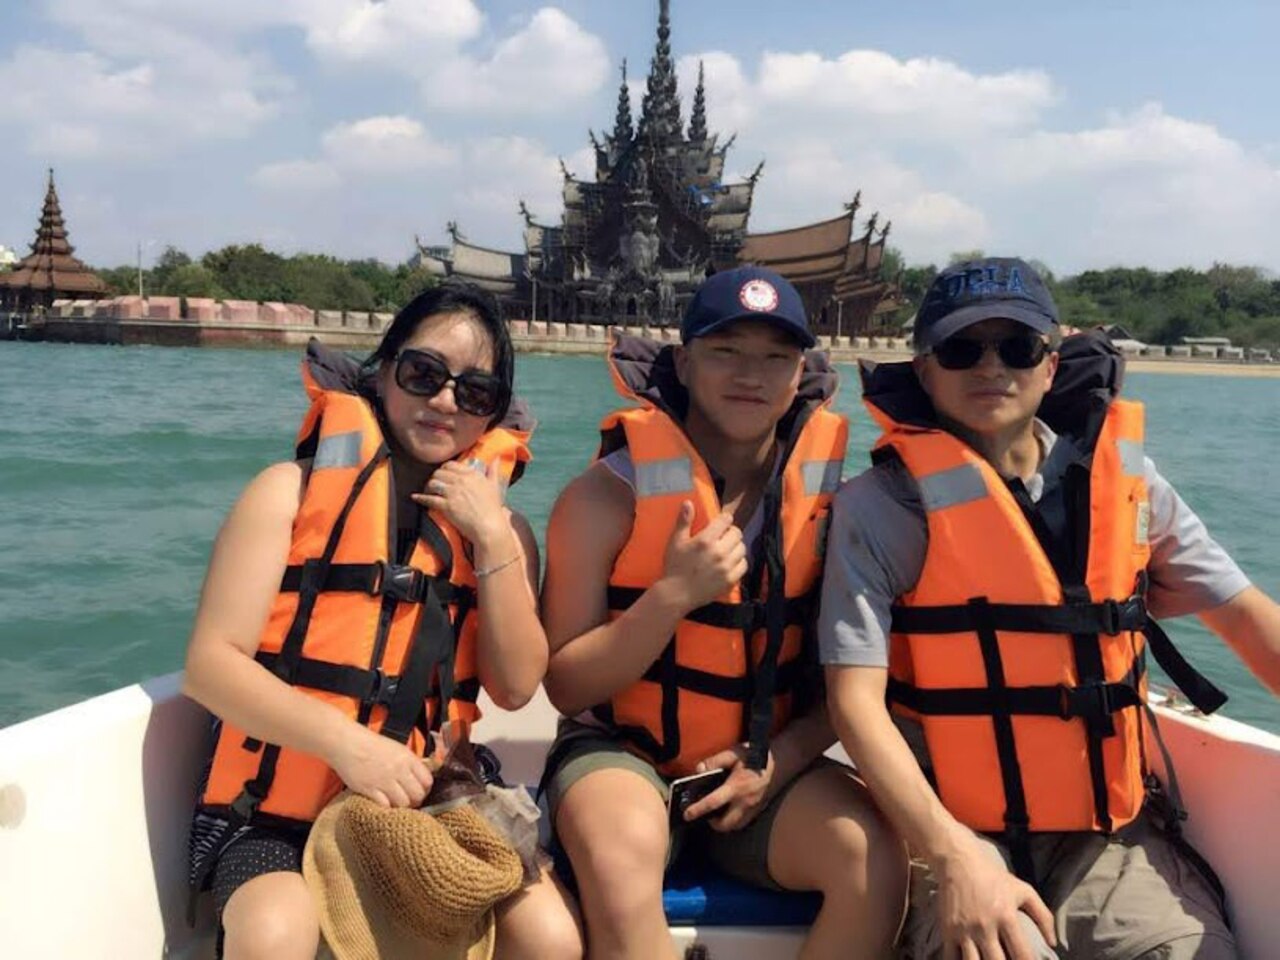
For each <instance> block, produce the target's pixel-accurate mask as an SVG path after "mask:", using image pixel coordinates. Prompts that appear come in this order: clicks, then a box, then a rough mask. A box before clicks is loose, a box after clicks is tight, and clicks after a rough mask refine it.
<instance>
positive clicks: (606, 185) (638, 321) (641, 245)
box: [418, 0, 896, 334]
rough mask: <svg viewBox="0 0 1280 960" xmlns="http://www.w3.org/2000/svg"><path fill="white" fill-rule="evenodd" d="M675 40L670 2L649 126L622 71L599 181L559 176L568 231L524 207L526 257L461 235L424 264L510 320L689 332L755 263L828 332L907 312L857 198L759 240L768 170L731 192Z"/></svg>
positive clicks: (649, 88)
mask: <svg viewBox="0 0 1280 960" xmlns="http://www.w3.org/2000/svg"><path fill="white" fill-rule="evenodd" d="M670 41H671V17H670V0H660V5H659V14H658V40H657V47H656V49H655V51H654V54H653V59H652V61H651V63H650V67H649V76H648V81H647V84H646V87H645V92H644V97H643V101H642V103H641V108H640V116H639V119H638V121H633V117H632V110H631V96H630V91H629V89H628V86H627V67H626V62H625V61H624V62H623V64H622V85H621V87H620V89H619V91H618V107H617V114H616V116H615V117H614V122H613V129H612V131H610V132H608V133H603V134H601V135H599V136H597V135H596V134H595V133H592V134H591V141H592V145H593V147H594V148H595V167H596V170H595V178H594V180H586V179H579V178H578V177H575V176H574V175H573V174H572V173H570V172H569V171H568V170H567V169H565V168H564V165H563V164H561V169H562V172H563V176H564V188H563V198H564V212H563V215H562V217H561V220H560V223H558V224H551V223H544V222H542V221H540V220H539V219H538V218H537V217H536V216H535V215H534V214H533V213H532V212H531V211H529V209H528V208H527V207H526V206H525V205H524V204H523V203H521V204H520V213H521V215H522V216H523V217H524V221H525V226H524V243H525V250H524V252H523V253H509V252H505V251H501V250H494V249H490V248H486V247H481V246H477V245H476V244H474V243H472V242H470V241H469V240H467V239H466V238H465V237H464V236H463V234H462V233H461V231H460V230H459V228H458V225H457V224H456V223H450V224H449V234H450V240H451V243H450V245H449V246H446V247H424V246H423V245H422V244H421V243H420V242H419V244H418V250H419V253H418V258H419V262H420V264H421V265H422V266H423V267H425V268H426V269H427V270H429V271H431V272H432V273H435V274H436V275H438V276H441V277H445V276H456V277H459V278H463V279H467V280H471V281H473V282H475V283H478V284H480V285H482V286H484V287H486V288H487V289H489V290H491V291H493V292H494V293H495V294H497V295H498V297H499V299H500V300H501V301H502V303H503V309H504V310H505V311H506V314H507V316H508V317H525V318H532V319H551V320H564V321H570V322H580V323H583V322H585V323H625V324H629V325H630V324H635V325H639V326H648V325H656V326H668V325H674V324H678V323H679V320H680V316H681V313H682V312H683V309H684V305H685V303H686V302H687V301H688V299H689V297H690V296H691V295H692V291H693V289H694V288H695V287H696V286H697V285H698V283H699V282H700V281H701V280H702V278H704V277H705V276H707V275H708V274H709V273H712V272H715V271H717V270H723V269H726V268H729V267H733V266H736V265H739V264H743V263H753V264H759V265H762V266H767V267H769V268H770V269H773V270H776V271H777V272H778V273H780V274H782V275H783V276H785V277H787V278H788V279H790V280H791V281H792V283H794V284H795V285H796V287H797V288H798V289H799V291H800V294H801V296H802V297H803V298H804V300H805V305H806V307H807V308H808V310H809V315H810V318H811V320H812V322H813V323H814V324H815V326H816V328H817V329H818V330H819V331H821V332H824V333H825V332H836V331H837V330H838V331H840V332H843V333H845V334H850V333H854V332H861V331H865V330H867V329H869V328H871V327H872V326H873V325H874V319H873V318H874V316H875V314H876V312H877V310H878V309H881V310H882V311H883V309H884V308H887V307H892V306H894V305H896V286H895V284H894V283H893V282H892V281H893V279H894V278H885V277H883V276H882V275H881V264H882V260H883V256H884V247H885V242H886V239H887V238H888V234H889V224H888V223H886V224H885V225H884V227H883V228H878V227H877V216H876V215H872V216H871V217H870V218H868V219H867V220H866V221H865V223H864V224H863V225H862V227H861V228H859V227H858V226H857V225H856V217H857V213H858V209H859V197H857V196H855V197H854V199H853V201H852V202H851V203H849V204H846V206H845V210H844V213H843V214H842V215H841V216H838V217H836V218H834V219H832V220H827V221H823V222H821V223H815V224H809V225H807V226H802V227H796V228H793V229H790V230H780V231H776V232H771V233H757V234H751V233H748V232H747V221H748V219H749V218H750V216H751V202H752V198H753V196H754V194H755V189H756V186H757V184H758V183H759V181H760V175H761V172H762V169H763V167H764V164H763V163H761V164H760V166H758V167H757V168H756V169H755V171H754V172H753V173H752V174H751V175H750V176H749V177H747V178H746V179H745V180H741V181H737V182H728V183H726V182H725V180H724V174H725V160H726V156H727V154H728V152H729V149H730V148H731V147H732V145H733V140H734V138H733V137H729V138H728V139H727V140H726V141H724V142H723V143H722V142H721V141H720V137H719V135H717V134H714V133H711V132H710V131H709V129H708V126H707V109H706V91H705V87H704V83H703V71H702V68H701V66H699V69H698V84H697V89H696V90H695V91H694V96H693V104H692V109H691V115H690V117H689V122H688V124H687V125H686V124H685V122H684V118H683V117H682V115H681V104H680V98H679V94H678V90H677V86H676V72H675V62H674V60H673V59H672V55H671V42H670ZM882 305H883V306H882Z"/></svg>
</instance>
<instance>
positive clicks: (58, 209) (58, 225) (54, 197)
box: [0, 170, 107, 295]
mask: <svg viewBox="0 0 1280 960" xmlns="http://www.w3.org/2000/svg"><path fill="white" fill-rule="evenodd" d="M74 250H75V248H74V247H73V246H71V243H70V241H68V239H67V228H66V225H65V224H64V223H63V220H62V206H61V204H59V202H58V191H57V190H56V189H55V187H54V185H53V171H52V170H50V171H49V187H48V189H47V190H46V191H45V196H44V209H43V210H42V211H41V213H40V226H39V227H37V228H36V238H35V241H34V242H33V243H32V244H31V253H30V254H28V255H27V256H26V257H25V258H23V259H22V260H21V261H19V262H18V263H17V264H16V265H15V266H14V268H13V269H12V270H11V271H9V272H8V273H3V274H0V287H6V288H8V289H11V290H40V291H45V290H51V291H53V292H54V293H84V294H94V295H97V294H104V293H106V292H107V285H106V283H104V282H103V280H102V278H101V277H99V276H98V275H97V274H95V273H94V272H93V271H91V270H90V269H89V268H88V267H87V266H85V265H84V264H83V263H82V262H81V261H80V260H77V259H76V258H75V257H73V256H72V255H71V254H72V251H74Z"/></svg>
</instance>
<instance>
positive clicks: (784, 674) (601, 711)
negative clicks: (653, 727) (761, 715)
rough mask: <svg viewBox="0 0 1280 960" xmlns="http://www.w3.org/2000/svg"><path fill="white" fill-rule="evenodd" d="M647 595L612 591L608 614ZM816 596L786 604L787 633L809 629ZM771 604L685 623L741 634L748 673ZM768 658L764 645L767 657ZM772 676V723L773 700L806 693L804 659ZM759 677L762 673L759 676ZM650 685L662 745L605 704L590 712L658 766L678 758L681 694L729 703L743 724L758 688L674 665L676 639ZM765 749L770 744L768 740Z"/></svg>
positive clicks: (755, 603) (652, 670)
mask: <svg viewBox="0 0 1280 960" xmlns="http://www.w3.org/2000/svg"><path fill="white" fill-rule="evenodd" d="M643 594H644V590H643V589H640V588H638V587H618V586H610V587H609V588H608V597H609V609H610V610H611V611H614V612H616V613H621V612H623V611H625V610H627V609H629V608H630V607H631V605H632V604H634V603H635V602H636V601H637V600H638V599H640V597H641V596H642V595H643ZM815 601H816V592H814V593H809V594H806V595H805V596H803V597H792V598H784V603H783V605H782V606H783V627H784V628H785V627H786V626H789V625H800V626H805V627H807V626H808V625H809V624H811V623H812V620H813V610H814V604H815ZM767 618H768V613H767V603H765V602H761V601H759V600H744V601H742V602H741V603H721V602H718V601H717V602H713V603H709V604H706V605H705V606H702V607H698V608H696V609H695V610H692V611H690V613H689V614H688V615H687V616H686V619H688V620H691V621H693V622H695V623H701V624H704V625H707V626H712V627H719V628H721V629H726V630H741V631H742V632H743V634H744V636H745V638H746V650H747V653H746V658H747V663H746V667H747V668H748V669H749V668H750V665H751V652H750V651H751V640H752V638H753V635H754V634H755V633H756V632H757V631H759V630H762V629H766V627H767V625H768V619H767ZM768 655H769V651H768V644H767V641H766V650H765V657H766V658H767V657H768ZM776 659H777V658H776V656H775V657H774V660H775V664H774V667H773V669H772V671H771V676H772V681H771V685H772V693H771V695H770V699H771V702H770V705H769V717H770V718H772V716H773V706H772V698H773V697H778V696H783V695H786V694H793V695H794V694H795V693H796V692H797V691H799V689H800V688H801V687H802V685H803V683H804V681H805V679H806V674H805V669H804V668H805V665H804V664H803V663H802V662H801V659H800V658H797V659H795V660H789V661H787V662H785V663H781V664H778V663H776ZM757 672H758V671H757ZM642 679H644V680H645V681H647V682H649V683H654V684H657V685H658V686H659V687H661V688H662V697H661V703H662V708H661V709H662V718H661V726H662V739H661V741H659V740H658V738H656V737H655V736H654V735H653V734H652V733H651V732H650V731H649V730H648V729H647V728H646V727H643V726H640V725H638V724H622V723H618V722H617V721H616V720H615V719H614V712H613V707H612V705H611V704H610V703H608V702H605V703H602V704H598V705H596V706H594V707H592V708H591V710H592V713H593V715H594V716H595V717H596V718H597V719H599V720H600V721H601V723H603V724H605V725H606V726H608V727H609V728H611V729H612V730H614V731H616V732H617V733H618V734H619V736H621V737H623V738H624V739H627V740H629V741H631V742H632V743H634V744H635V745H636V746H638V747H639V748H640V749H641V750H643V751H644V753H646V754H647V755H649V756H650V757H651V758H652V759H653V760H654V761H655V762H657V763H665V762H667V761H669V760H674V759H675V758H676V757H678V756H679V755H680V722H679V721H680V695H681V693H682V692H685V691H687V692H689V693H696V694H700V695H701V696H705V697H714V698H716V699H717V700H727V701H730V702H732V703H739V704H742V705H743V711H744V718H745V717H747V716H748V714H749V713H750V711H751V709H752V704H753V702H754V698H755V696H756V695H757V694H758V693H759V686H758V684H757V683H756V682H753V677H752V676H751V674H750V673H748V672H746V671H744V673H743V674H742V675H740V676H726V675H724V674H718V673H710V672H708V671H705V670H698V669H696V668H694V667H687V666H684V665H682V664H680V663H678V662H677V661H676V647H675V637H672V638H671V639H670V640H669V641H668V642H667V645H666V646H665V647H664V648H663V650H662V653H661V654H660V655H659V656H658V658H657V659H656V660H654V662H653V663H652V664H650V665H649V668H648V669H647V670H646V671H645V672H644V675H643V677H642ZM749 731H750V727H749V721H748V720H746V719H744V734H748V735H749ZM766 749H767V739H766Z"/></svg>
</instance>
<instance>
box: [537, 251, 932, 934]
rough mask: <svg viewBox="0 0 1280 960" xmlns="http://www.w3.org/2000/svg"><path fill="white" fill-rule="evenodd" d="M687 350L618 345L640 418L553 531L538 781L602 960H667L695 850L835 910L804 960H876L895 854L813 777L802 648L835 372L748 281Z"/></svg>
mask: <svg viewBox="0 0 1280 960" xmlns="http://www.w3.org/2000/svg"><path fill="white" fill-rule="evenodd" d="M681 341H682V343H681V345H680V346H678V347H677V346H670V345H663V344H659V343H656V342H654V341H649V340H641V339H638V338H634V337H626V336H618V337H616V338H615V342H614V344H613V348H612V352H611V357H610V363H611V366H612V372H613V378H614V382H615V384H616V385H617V386H618V389H619V392H620V393H622V395H623V396H624V397H625V398H626V399H627V400H629V401H631V402H632V403H635V402H636V401H638V402H639V404H640V405H639V406H632V407H630V408H627V409H623V410H620V411H618V412H616V413H614V414H611V415H610V416H609V417H607V418H606V419H605V421H604V423H603V424H602V426H601V437H602V443H601V447H600V453H599V458H598V459H597V461H596V462H595V463H594V464H593V465H592V466H591V467H590V468H589V469H588V470H587V471H586V472H584V473H583V474H582V475H581V476H579V477H578V478H577V479H575V480H574V481H573V482H571V483H570V484H569V486H568V487H566V488H565V490H564V492H563V493H562V494H561V495H560V498H559V500H558V501H557V503H556V505H555V508H554V511H553V513H552V516H551V522H550V526H549V529H548V532H547V577H546V582H545V587H544V592H543V615H544V620H545V623H546V626H547V636H548V638H549V639H550V642H551V646H552V656H551V664H550V669H549V673H548V675H547V679H546V688H547V692H548V693H549V694H550V697H551V700H552V702H553V703H554V704H555V705H556V706H557V707H558V708H559V709H560V711H561V713H562V714H563V715H564V719H563V720H562V721H561V726H560V731H559V735H558V737H557V740H556V744H555V746H553V748H552V751H551V755H550V756H549V758H548V762H547V774H546V777H545V780H544V783H545V784H546V786H547V794H548V801H549V804H550V809H551V814H552V819H553V823H554V826H555V829H556V832H557V836H558V839H559V841H560V843H561V845H562V846H563V849H564V851H565V852H566V853H567V855H568V858H569V861H570V862H571V864H572V867H573V870H574V873H575V874H576V878H577V882H578V889H579V892H580V896H581V901H582V907H583V913H584V916H585V920H586V926H587V937H588V941H589V943H590V953H591V956H592V957H593V958H596V960H601V958H635V960H654V958H659V957H665V958H673V957H674V956H675V951H674V948H673V945H672V942H671V939H670V937H669V936H668V933H667V921H666V918H665V916H664V911H663V904H662V896H661V892H662V883H663V874H664V872H665V869H666V866H667V864H668V862H669V861H670V860H671V859H673V858H674V848H675V847H678V846H681V845H683V844H685V843H688V844H690V845H692V844H698V845H699V847H700V849H701V851H702V852H704V853H705V858H706V859H707V860H709V861H710V862H711V863H714V864H716V865H717V866H719V867H720V868H721V869H723V870H725V871H727V872H728V873H730V874H731V875H733V876H735V877H737V878H739V879H741V880H744V881H746V882H748V883H752V884H755V885H757V886H762V887H765V888H770V889H789V890H816V891H821V892H822V894H823V895H824V899H823V906H822V909H821V912H820V913H819V914H818V916H817V919H816V920H815V922H814V924H813V927H812V929H811V930H810V932H809V934H808V936H807V938H806V942H805V946H804V950H803V954H802V955H803V956H805V957H807V958H825V957H830V958H833V960H834V958H841V960H850V958H855V957H867V958H872V957H877V958H878V957H882V956H884V955H885V953H886V952H887V951H888V949H889V948H890V945H891V943H892V941H893V939H894V937H895V935H896V933H897V931H898V927H899V924H900V921H901V916H902V912H903V907H904V904H905V893H906V876H907V873H906V856H905V849H904V847H903V844H902V842H901V840H900V839H898V838H897V836H896V835H895V834H894V833H893V831H892V830H891V829H890V828H889V826H888V825H887V823H885V822H884V821H883V820H882V819H881V818H880V817H879V815H878V813H877V812H876V810H875V808H874V806H873V805H872V803H871V801H870V798H869V797H868V795H867V793H866V790H865V788H864V787H863V786H862V784H861V783H859V782H858V781H857V780H856V779H855V778H854V777H853V775H852V772H851V771H850V770H849V769H848V768H847V767H843V766H840V765H838V764H834V763H831V762H828V761H823V760H822V754H823V752H824V751H825V750H826V749H827V748H828V747H829V746H831V745H832V744H833V743H834V741H835V734H834V733H833V732H832V730H831V726H830V723H829V721H828V720H827V717H826V711H825V710H824V709H823V707H822V704H821V694H822V682H821V677H820V676H819V675H818V671H817V669H816V663H817V661H816V650H815V649H814V646H813V638H812V624H813V619H814V614H813V607H812V603H813V600H814V599H815V596H816V591H817V588H818V585H819V583H820V579H821V562H822V546H821V540H822V531H823V528H824V526H825V515H826V512H827V509H828V506H829V502H830V498H831V496H832V494H833V493H834V490H835V487H836V485H837V483H838V481H839V478H840V468H841V463H842V461H843V458H844V448H845V439H846V427H845V421H844V418H843V417H842V416H839V415H838V414H835V413H833V412H832V411H830V410H829V409H828V404H829V401H830V398H831V396H832V394H833V392H834V389H835V381H836V377H835V373H834V371H832V370H831V369H830V367H829V366H828V364H827V362H826V358H825V355H823V354H816V353H814V354H809V355H807V356H806V353H805V351H806V349H807V348H809V347H812V346H813V345H814V337H813V334H812V333H811V332H810V330H809V326H808V323H807V321H806V318H805V312H804V306H803V304H802V302H801V300H800V297H799V295H798V294H797V292H796V291H795V289H794V288H793V287H792V286H791V285H790V284H789V283H787V281H786V280H784V279H783V278H782V277H780V276H778V275H777V274H774V273H771V272H770V271H767V270H762V269H759V268H755V267H743V268H740V269H736V270H730V271H726V272H723V273H718V274H716V275H714V276H712V277H710V278H709V279H707V280H706V281H705V282H704V283H703V284H702V286H701V287H700V288H699V289H698V291H697V292H696V294H695V295H694V297H693V300H692V302H691V303H690V304H689V307H688V310H687V312H686V314H685V317H684V322H683V324H682V326H681ZM717 769H723V770H726V771H728V778H727V780H725V782H724V783H723V784H722V785H719V786H717V787H715V789H713V790H712V791H711V792H710V793H709V794H708V795H707V796H705V797H703V798H702V799H698V800H696V801H694V802H692V803H691V804H690V805H689V806H688V807H687V808H686V809H683V810H681V809H679V808H678V807H677V808H676V809H675V810H674V812H673V813H672V814H669V812H668V809H667V807H666V806H665V803H666V800H667V797H668V792H669V784H670V783H671V781H672V779H673V778H681V777H685V776H688V775H691V774H697V773H699V772H703V771H714V770H717ZM677 795H678V794H677ZM672 827H674V828H675V829H672ZM787 922H790V923H794V922H796V921H795V919H794V918H793V919H791V920H789V921H787Z"/></svg>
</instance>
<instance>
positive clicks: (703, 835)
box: [546, 718, 836, 890]
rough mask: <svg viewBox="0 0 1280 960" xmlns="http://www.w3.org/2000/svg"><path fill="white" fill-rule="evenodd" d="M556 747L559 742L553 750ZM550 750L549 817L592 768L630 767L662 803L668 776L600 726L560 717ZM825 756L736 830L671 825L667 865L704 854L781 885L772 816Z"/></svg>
mask: <svg viewBox="0 0 1280 960" xmlns="http://www.w3.org/2000/svg"><path fill="white" fill-rule="evenodd" d="M557 748H559V749H558V750H557ZM551 750H552V754H551V755H552V756H557V754H558V762H557V765H556V768H555V769H554V770H549V771H547V779H546V791H547V807H548V810H549V811H550V813H551V823H552V825H553V826H554V824H555V822H556V811H557V809H558V808H559V805H560V799H561V798H562V797H563V796H564V795H565V793H566V792H568V790H569V788H570V787H572V786H573V785H574V784H575V783H577V782H578V781H579V780H581V779H582V778H583V777H585V776H586V775H587V774H589V773H593V772H595V771H596V770H606V769H613V770H630V771H632V772H634V773H635V774H636V775H638V776H640V777H642V778H643V779H644V780H646V781H647V782H648V783H650V784H652V785H653V788H654V789H655V790H657V791H658V795H659V796H660V797H662V802H663V803H666V801H667V795H668V793H669V792H670V791H669V788H668V781H667V780H666V778H665V777H663V776H662V774H660V773H659V772H658V771H657V770H655V769H654V768H653V765H652V764H651V763H649V761H647V760H645V759H644V758H643V757H639V756H637V755H636V754H634V753H632V752H631V751H629V750H628V749H627V748H626V747H625V746H624V745H623V743H622V741H621V740H620V739H619V738H618V737H616V736H615V735H613V734H612V733H610V732H609V731H608V730H604V729H601V728H598V727H592V726H588V725H586V724H582V723H578V722H577V721H575V720H569V719H565V718H561V720H560V726H559V729H558V730H557V732H556V742H555V745H554V746H552V748H551ZM835 763H836V761H834V760H831V759H829V758H827V757H819V758H818V759H817V760H815V761H814V763H813V764H812V765H810V767H809V768H808V769H807V770H804V771H801V773H800V774H799V775H798V776H796V777H795V778H794V779H793V780H792V781H791V782H790V783H788V784H786V785H785V786H783V788H782V789H781V790H779V791H778V792H777V794H775V795H774V797H773V798H772V799H770V801H769V802H768V804H766V805H765V807H764V809H763V810H761V811H760V812H759V813H758V814H757V815H756V817H755V818H754V819H753V820H752V821H751V822H750V823H748V824H747V825H746V826H745V827H743V828H742V829H740V830H734V831H732V832H730V833H721V832H719V831H717V830H712V829H711V828H710V827H709V826H708V825H707V824H706V823H703V822H696V823H686V824H682V825H681V826H680V827H679V828H678V829H677V830H675V831H673V833H672V836H671V838H670V840H669V842H668V845H667V866H668V867H670V866H672V865H673V864H674V863H675V862H676V860H677V859H679V857H680V856H681V854H683V853H685V852H686V851H688V852H689V853H690V855H694V851H696V853H697V855H701V856H705V857H706V859H707V860H708V861H709V862H710V863H711V864H712V865H713V866H715V867H716V868H717V869H719V870H721V871H722V872H724V873H726V874H728V875H729V876H731V877H733V878H734V879H736V880H741V881H742V882H743V883H749V884H751V885H752V886H755V887H762V888H764V889H766V890H783V889H785V888H783V887H782V886H780V885H779V884H778V883H777V881H775V880H774V879H773V877H772V876H771V875H770V874H769V837H770V835H771V834H772V832H773V822H774V820H775V819H776V817H777V815H778V811H779V810H780V809H781V808H782V801H783V800H784V799H785V798H786V796H787V794H788V793H789V792H790V790H791V788H792V787H794V786H795V785H796V784H797V783H799V782H800V780H801V779H802V778H803V777H804V776H805V775H806V774H807V773H808V772H809V771H810V770H813V769H816V768H817V767H818V766H820V765H826V764H835Z"/></svg>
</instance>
